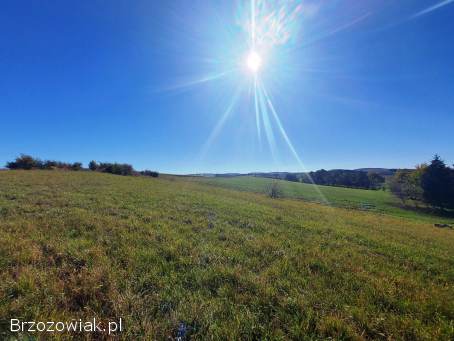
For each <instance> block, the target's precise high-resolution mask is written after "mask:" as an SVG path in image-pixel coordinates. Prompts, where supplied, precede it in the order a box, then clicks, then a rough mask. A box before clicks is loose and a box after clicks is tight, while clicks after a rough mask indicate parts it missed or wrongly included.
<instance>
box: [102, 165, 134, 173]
mask: <svg viewBox="0 0 454 341" xmlns="http://www.w3.org/2000/svg"><path fill="white" fill-rule="evenodd" d="M98 170H99V171H101V172H103V173H110V174H117V175H133V173H134V168H133V167H132V166H131V165H129V164H127V163H106V162H101V163H100V164H99V167H98Z"/></svg>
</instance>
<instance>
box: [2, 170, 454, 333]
mask: <svg viewBox="0 0 454 341" xmlns="http://www.w3.org/2000/svg"><path fill="white" fill-rule="evenodd" d="M211 181H217V183H213V182H211ZM219 181H221V182H219ZM223 181H224V180H222V179H221V180H219V179H195V178H184V177H172V176H164V177H162V178H145V177H127V176H124V177H123V176H115V175H109V174H101V173H97V172H69V171H68V172H64V171H5V172H0V320H1V321H3V323H1V324H0V328H1V329H0V333H1V334H0V335H1V336H2V337H3V338H6V337H7V336H8V332H7V325H6V323H5V321H7V320H8V319H10V318H19V317H20V318H22V319H24V320H27V321H31V320H39V321H49V320H53V321H55V320H57V321H67V320H70V319H73V318H77V319H78V318H82V319H88V318H92V317H94V316H97V317H99V318H100V319H101V320H103V321H106V320H110V319H114V318H119V317H121V318H122V319H123V320H124V332H123V333H122V334H121V335H119V336H120V339H124V340H130V339H168V338H172V337H175V336H176V334H177V330H178V328H179V326H181V325H183V326H185V330H186V332H185V333H186V337H188V338H191V339H229V340H233V339H250V340H252V339H307V340H309V339H326V338H334V339H356V340H362V339H383V340H385V339H400V340H416V339H420V340H422V339H428V340H429V339H440V340H442V339H444V340H449V339H453V338H454V328H453V323H452V321H453V319H454V249H453V247H452V246H453V245H454V231H453V230H450V229H438V228H435V227H434V226H433V222H432V221H430V219H429V218H427V219H417V217H416V216H414V215H413V216H406V215H405V214H402V215H397V216H395V215H393V214H394V213H393V211H392V209H391V208H389V209H388V208H387V207H388V206H387V205H391V206H389V207H392V202H390V201H389V200H391V199H390V198H389V197H387V196H386V193H382V192H379V191H374V192H372V191H371V193H372V194H366V193H365V192H357V191H355V190H348V192H347V190H345V189H337V188H336V189H331V188H329V189H325V188H323V189H321V191H322V193H324V195H325V197H326V198H327V199H329V200H330V202H333V203H336V205H331V206H330V205H324V204H318V203H315V202H309V201H304V200H295V199H292V198H299V197H300V196H306V197H307V198H308V199H311V200H312V199H313V200H318V199H317V198H316V196H315V192H314V191H312V192H310V190H309V188H308V187H306V186H305V185H303V184H298V185H299V186H301V187H288V188H287V187H285V186H286V185H287V184H285V185H284V184H283V186H284V187H285V188H284V189H285V191H286V193H287V195H288V196H289V197H292V198H283V199H279V200H273V199H270V198H268V197H267V196H266V195H263V194H260V193H254V192H256V191H257V192H258V190H257V188H259V187H260V186H262V185H263V184H262V183H261V182H260V181H262V179H258V178H255V179H254V178H232V179H231V181H236V182H235V183H234V184H232V183H227V182H223ZM290 185H292V186H294V184H291V183H289V184H288V186H290ZM234 188H236V189H234ZM237 189H241V191H239V190H237ZM330 190H332V191H330ZM342 190H344V191H342ZM292 193H293V194H292ZM302 193H303V194H302ZM368 195H370V196H368ZM366 199H367V201H370V202H371V203H373V204H374V205H376V207H377V208H378V209H377V210H378V211H374V210H372V211H362V210H358V209H349V208H348V207H349V205H350V204H348V203H350V202H351V203H355V205H356V203H359V202H363V201H365V200H366ZM374 200H375V201H374ZM344 202H348V203H347V204H345V205H344ZM337 204H338V205H337ZM381 208H383V209H381ZM381 210H383V211H384V213H385V214H383V212H382V213H380V212H381ZM387 210H389V212H391V214H386V212H387ZM73 336H76V337H77V336H79V337H81V336H80V335H79V334H77V333H76V334H73ZM93 338H95V339H102V338H105V336H103V335H97V334H95V335H93Z"/></svg>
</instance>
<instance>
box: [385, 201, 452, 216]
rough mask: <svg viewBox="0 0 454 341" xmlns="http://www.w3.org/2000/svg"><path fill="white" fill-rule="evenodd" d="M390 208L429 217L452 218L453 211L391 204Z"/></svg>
mask: <svg viewBox="0 0 454 341" xmlns="http://www.w3.org/2000/svg"><path fill="white" fill-rule="evenodd" d="M392 206H394V207H396V208H400V209H403V210H407V211H411V212H415V213H421V214H425V215H429V216H431V217H438V218H454V210H449V209H440V208H433V207H429V206H416V205H414V204H413V205H410V204H402V203H400V204H399V203H397V204H392Z"/></svg>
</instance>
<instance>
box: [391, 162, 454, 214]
mask: <svg viewBox="0 0 454 341" xmlns="http://www.w3.org/2000/svg"><path fill="white" fill-rule="evenodd" d="M387 186H388V188H389V190H390V191H391V193H393V194H394V195H395V196H396V197H398V198H399V199H400V200H401V201H402V203H403V204H406V203H407V202H410V201H411V202H413V203H415V204H416V205H418V204H419V203H424V204H427V205H429V206H431V207H434V208H438V209H442V210H443V209H454V168H451V167H448V166H447V165H446V163H445V162H444V161H443V160H442V159H441V158H440V157H439V156H438V155H435V157H434V158H433V160H432V161H431V162H430V164H421V165H418V166H416V169H415V170H399V171H397V172H396V174H395V175H394V176H392V177H391V178H389V180H388V181H387Z"/></svg>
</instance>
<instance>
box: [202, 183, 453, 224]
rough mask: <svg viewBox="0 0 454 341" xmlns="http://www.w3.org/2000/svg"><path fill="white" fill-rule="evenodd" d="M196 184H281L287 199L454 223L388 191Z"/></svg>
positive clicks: (252, 189) (254, 189) (300, 185)
mask: <svg viewBox="0 0 454 341" xmlns="http://www.w3.org/2000/svg"><path fill="white" fill-rule="evenodd" d="M193 180H195V181H201V182H203V183H206V184H210V185H214V186H220V187H224V188H231V189H236V190H240V191H247V192H253V193H266V191H267V189H268V188H269V185H270V184H271V183H273V182H276V181H277V183H278V184H279V187H280V188H281V190H282V195H283V196H284V197H285V198H291V199H303V200H307V201H313V202H319V203H324V204H328V205H332V206H335V207H343V208H349V209H361V210H369V211H374V212H377V213H385V214H390V215H393V216H398V217H407V218H415V219H418V220H427V221H436V222H448V223H450V222H451V223H452V222H454V219H452V218H446V217H440V216H439V215H434V214H430V213H428V212H424V211H423V210H416V209H414V208H413V206H412V205H409V207H407V208H403V207H402V203H401V202H400V200H399V199H397V198H395V197H394V196H392V195H391V193H389V192H388V191H382V190H376V191H374V190H364V189H353V188H343V187H333V186H314V185H312V184H304V183H299V182H290V181H284V180H274V179H269V178H261V177H252V176H238V177H215V178H204V177H199V178H193Z"/></svg>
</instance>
